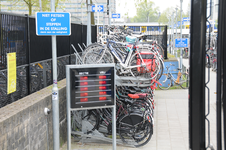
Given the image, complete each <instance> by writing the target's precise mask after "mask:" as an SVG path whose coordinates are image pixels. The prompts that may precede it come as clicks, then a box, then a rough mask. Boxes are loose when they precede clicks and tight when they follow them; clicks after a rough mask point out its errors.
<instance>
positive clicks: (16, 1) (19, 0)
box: [10, 0, 67, 15]
mask: <svg viewBox="0 0 226 150" xmlns="http://www.w3.org/2000/svg"><path fill="white" fill-rule="evenodd" d="M10 1H11V2H13V5H14V6H17V5H20V6H23V5H24V4H26V6H27V8H28V10H29V15H32V9H33V7H34V6H36V7H35V8H36V11H39V0H10ZM41 1H42V11H50V10H51V8H50V1H51V0H41ZM65 1H67V0H55V11H56V8H58V4H59V2H61V3H62V2H65ZM14 9H17V8H16V7H15V8H14Z"/></svg>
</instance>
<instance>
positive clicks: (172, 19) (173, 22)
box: [172, 12, 175, 55]
mask: <svg viewBox="0 0 226 150" xmlns="http://www.w3.org/2000/svg"><path fill="white" fill-rule="evenodd" d="M172 25H173V33H172V34H173V35H172V42H173V55H174V54H175V53H174V12H173V15H172Z"/></svg>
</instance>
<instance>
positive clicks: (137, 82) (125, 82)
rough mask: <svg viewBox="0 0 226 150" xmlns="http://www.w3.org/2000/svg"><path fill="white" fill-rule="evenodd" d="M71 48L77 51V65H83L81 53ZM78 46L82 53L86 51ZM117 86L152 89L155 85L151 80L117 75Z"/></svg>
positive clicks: (75, 53)
mask: <svg viewBox="0 0 226 150" xmlns="http://www.w3.org/2000/svg"><path fill="white" fill-rule="evenodd" d="M83 44H84V43H83ZM71 46H72V48H73V49H74V51H75V52H74V55H75V57H76V65H82V64H83V62H82V58H81V56H80V55H79V53H78V51H77V50H76V48H75V47H74V45H73V44H71ZM78 46H79V48H80V49H81V51H82V52H83V51H84V50H83V49H82V47H81V46H80V44H78ZM132 82H133V83H132ZM145 82H146V83H145ZM116 85H118V86H137V87H150V86H152V85H153V83H151V80H150V79H146V78H144V77H128V76H117V75H116Z"/></svg>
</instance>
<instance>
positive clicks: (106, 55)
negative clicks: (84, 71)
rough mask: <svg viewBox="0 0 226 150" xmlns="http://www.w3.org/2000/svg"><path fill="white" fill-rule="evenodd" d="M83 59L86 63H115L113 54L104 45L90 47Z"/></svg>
mask: <svg viewBox="0 0 226 150" xmlns="http://www.w3.org/2000/svg"><path fill="white" fill-rule="evenodd" d="M82 59H83V60H82V61H83V63H84V64H103V63H114V58H113V56H112V54H111V53H110V52H109V51H108V50H105V49H104V48H103V47H102V46H101V47H95V48H91V49H89V50H88V51H87V52H86V53H85V54H84V56H83V58H82Z"/></svg>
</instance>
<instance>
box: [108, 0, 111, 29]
mask: <svg viewBox="0 0 226 150" xmlns="http://www.w3.org/2000/svg"><path fill="white" fill-rule="evenodd" d="M108 10H109V14H108V15H109V20H108V21H109V23H108V24H109V26H110V25H111V0H109V5H108Z"/></svg>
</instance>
